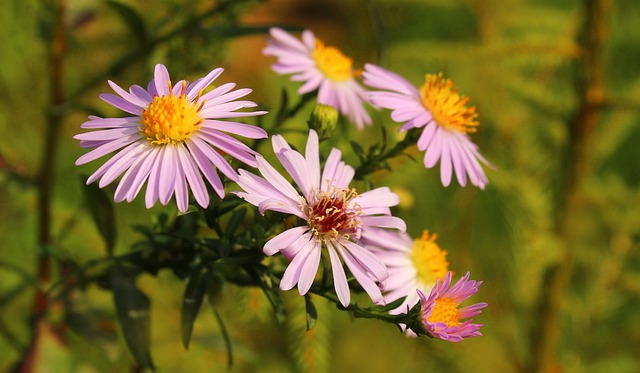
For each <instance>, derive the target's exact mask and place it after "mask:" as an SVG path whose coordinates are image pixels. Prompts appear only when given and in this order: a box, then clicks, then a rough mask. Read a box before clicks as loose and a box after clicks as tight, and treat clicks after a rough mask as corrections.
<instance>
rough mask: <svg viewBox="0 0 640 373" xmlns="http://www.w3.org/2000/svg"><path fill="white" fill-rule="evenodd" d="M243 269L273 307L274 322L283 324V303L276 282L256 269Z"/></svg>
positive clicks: (249, 267)
mask: <svg viewBox="0 0 640 373" xmlns="http://www.w3.org/2000/svg"><path fill="white" fill-rule="evenodd" d="M243 268H244V269H245V270H246V271H247V274H249V276H251V277H252V278H253V279H254V280H257V281H258V282H259V284H260V288H261V289H262V291H263V292H264V295H265V296H266V297H267V299H268V300H269V303H271V306H272V307H273V311H274V312H275V316H276V320H277V321H278V323H281V324H282V323H283V322H284V320H285V319H286V315H285V309H284V302H282V298H281V297H280V288H279V287H278V285H277V282H276V281H273V279H272V278H271V277H270V276H269V274H267V273H265V272H262V271H258V270H256V268H254V267H252V266H248V265H247V266H243Z"/></svg>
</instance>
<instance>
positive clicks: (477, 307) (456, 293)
mask: <svg viewBox="0 0 640 373" xmlns="http://www.w3.org/2000/svg"><path fill="white" fill-rule="evenodd" d="M450 284H451V272H448V273H447V276H446V277H445V278H444V281H442V282H440V279H438V280H437V281H436V285H435V286H434V287H433V289H432V290H431V294H429V298H427V297H425V295H424V294H423V293H422V292H421V291H420V290H418V296H419V297H420V301H421V302H422V306H421V307H422V310H421V314H422V326H423V328H424V329H425V330H426V331H427V332H428V333H429V334H430V335H432V336H433V337H435V338H439V339H443V340H445V341H449V342H460V341H461V340H463V339H465V338H470V337H477V336H481V335H482V333H480V328H481V327H482V324H472V323H471V320H464V319H468V318H470V317H473V316H476V315H479V314H480V313H481V312H482V311H481V310H482V309H483V308H485V307H486V306H487V304H486V303H476V304H473V305H471V306H467V307H464V308H461V309H458V306H459V305H460V303H462V302H463V301H464V300H466V299H467V298H469V297H470V296H472V295H473V294H475V293H477V292H478V287H480V285H481V284H482V281H478V282H476V281H473V280H471V281H469V273H468V272H467V274H466V275H464V277H462V278H461V279H460V280H458V282H456V283H455V285H453V286H451V288H449V285H450Z"/></svg>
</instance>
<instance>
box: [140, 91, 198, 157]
mask: <svg viewBox="0 0 640 373" xmlns="http://www.w3.org/2000/svg"><path fill="white" fill-rule="evenodd" d="M186 85H187V83H186V82H185V81H183V82H182V87H181V90H180V94H179V95H178V96H175V95H174V93H173V88H172V86H171V82H169V87H168V88H169V95H168V96H158V95H155V96H154V97H153V102H151V103H149V106H148V107H147V108H146V109H144V111H143V112H142V115H141V116H140V124H141V126H140V132H142V134H144V135H145V136H146V137H147V140H149V141H150V142H151V143H152V144H155V145H166V144H169V143H171V144H177V143H181V142H183V141H185V140H187V139H188V138H189V137H191V135H192V134H193V133H194V132H195V131H197V130H198V129H199V128H200V124H202V122H204V118H203V117H202V115H200V111H201V110H202V108H203V106H204V100H202V102H200V104H199V105H198V106H196V105H195V103H196V102H198V101H199V100H200V97H201V94H202V92H199V93H198V96H197V97H196V98H195V99H194V100H193V101H189V100H188V98H187V97H186V95H185V91H186Z"/></svg>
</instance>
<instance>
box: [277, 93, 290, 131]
mask: <svg viewBox="0 0 640 373" xmlns="http://www.w3.org/2000/svg"><path fill="white" fill-rule="evenodd" d="M288 106H289V95H288V94H287V90H286V89H284V88H282V91H281V93H280V108H278V112H277V113H276V116H275V124H274V125H273V129H274V130H275V129H276V128H278V126H280V125H281V124H282V122H284V121H285V119H287V111H288Z"/></svg>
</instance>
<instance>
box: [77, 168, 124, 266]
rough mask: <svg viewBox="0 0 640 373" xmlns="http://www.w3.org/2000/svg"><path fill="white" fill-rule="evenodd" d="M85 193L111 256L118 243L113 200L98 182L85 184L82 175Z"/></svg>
mask: <svg viewBox="0 0 640 373" xmlns="http://www.w3.org/2000/svg"><path fill="white" fill-rule="evenodd" d="M81 179H82V181H83V182H82V184H83V188H82V190H83V191H84V195H85V197H86V199H87V205H88V207H89V212H90V213H91V217H93V221H94V222H95V224H96V227H97V228H98V233H100V235H101V236H102V239H103V240H104V243H105V245H106V247H107V254H108V255H109V256H111V254H112V253H113V248H114V246H115V243H116V217H115V211H114V209H113V204H112V203H111V200H110V199H109V197H108V196H107V194H106V193H105V192H104V190H102V189H100V188H99V187H98V185H97V184H89V185H84V180H85V179H86V178H85V177H81Z"/></svg>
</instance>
